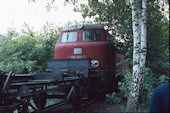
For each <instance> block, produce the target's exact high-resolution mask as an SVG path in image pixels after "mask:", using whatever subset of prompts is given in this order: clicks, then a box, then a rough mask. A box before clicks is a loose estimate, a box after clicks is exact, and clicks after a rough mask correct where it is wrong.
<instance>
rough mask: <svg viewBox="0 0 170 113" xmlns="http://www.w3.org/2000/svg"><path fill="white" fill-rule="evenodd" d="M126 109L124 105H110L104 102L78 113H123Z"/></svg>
mask: <svg viewBox="0 0 170 113" xmlns="http://www.w3.org/2000/svg"><path fill="white" fill-rule="evenodd" d="M124 108H125V104H124V103H122V104H109V103H106V102H105V101H104V100H102V101H97V102H96V103H94V104H92V105H90V106H88V107H86V108H84V109H82V110H80V111H79V112H78V113H122V112H123V111H124Z"/></svg>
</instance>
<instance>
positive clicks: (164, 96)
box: [149, 83, 170, 113]
mask: <svg viewBox="0 0 170 113" xmlns="http://www.w3.org/2000/svg"><path fill="white" fill-rule="evenodd" d="M169 94H170V93H169V83H166V84H163V85H160V86H158V87H157V88H156V89H155V90H154V92H153V95H152V99H151V104H150V107H149V113H153V112H159V113H161V112H167V113H169V112H170V110H169V107H170V100H169Z"/></svg>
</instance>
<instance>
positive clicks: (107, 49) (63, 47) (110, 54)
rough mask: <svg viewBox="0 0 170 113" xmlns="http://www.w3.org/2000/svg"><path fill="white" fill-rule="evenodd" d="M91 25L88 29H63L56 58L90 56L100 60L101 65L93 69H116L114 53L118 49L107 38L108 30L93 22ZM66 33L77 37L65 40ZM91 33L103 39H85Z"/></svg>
mask: <svg viewBox="0 0 170 113" xmlns="http://www.w3.org/2000/svg"><path fill="white" fill-rule="evenodd" d="M91 26H92V27H88V28H87V29H86V28H84V29H83V28H81V29H76V30H75V29H73V30H72V29H71V30H64V31H62V32H61V34H60V36H59V39H58V42H57V45H56V46H55V59H80V58H90V59H91V60H96V61H95V62H97V61H99V66H96V67H95V68H92V70H105V71H107V70H108V71H109V70H114V67H115V54H114V53H115V51H116V49H115V48H114V47H113V46H112V44H111V43H109V42H108V41H107V40H106V38H107V37H106V31H105V30H104V29H103V28H102V27H97V28H96V27H94V28H93V24H91ZM94 26H95V25H94ZM66 33H70V34H69V35H70V36H72V34H74V35H75V36H77V39H76V40H73V42H71V41H70V42H64V41H65V40H64V39H62V38H63V36H64V35H65V34H66ZM90 33H91V34H93V33H94V34H95V33H96V34H97V35H96V34H95V35H96V36H98V37H97V38H101V39H100V40H98V39H94V41H84V40H85V39H84V37H85V36H86V35H90ZM99 34H100V36H99ZM68 37H69V36H68V35H67V36H66V38H67V40H69V39H68ZM64 38H65V37H64ZM62 41H63V42H62ZM92 63H93V62H92ZM94 65H95V64H94ZM96 65H97V63H96Z"/></svg>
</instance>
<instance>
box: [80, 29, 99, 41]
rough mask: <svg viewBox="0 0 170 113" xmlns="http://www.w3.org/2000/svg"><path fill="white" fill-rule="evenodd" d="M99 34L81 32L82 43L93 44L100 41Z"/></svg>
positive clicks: (97, 32) (94, 31) (96, 31)
mask: <svg viewBox="0 0 170 113" xmlns="http://www.w3.org/2000/svg"><path fill="white" fill-rule="evenodd" d="M101 38H102V37H101V32H100V31H98V30H91V31H84V32H83V41H85V42H94V41H101Z"/></svg>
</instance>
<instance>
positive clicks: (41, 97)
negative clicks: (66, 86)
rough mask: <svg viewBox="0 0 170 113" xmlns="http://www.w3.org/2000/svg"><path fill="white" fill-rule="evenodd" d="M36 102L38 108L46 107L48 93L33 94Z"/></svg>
mask: <svg viewBox="0 0 170 113" xmlns="http://www.w3.org/2000/svg"><path fill="white" fill-rule="evenodd" d="M33 100H34V103H35V105H36V107H37V109H38V110H41V109H43V108H44V107H45V104H46V101H47V93H46V92H44V93H39V94H35V95H34V96H33Z"/></svg>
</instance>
